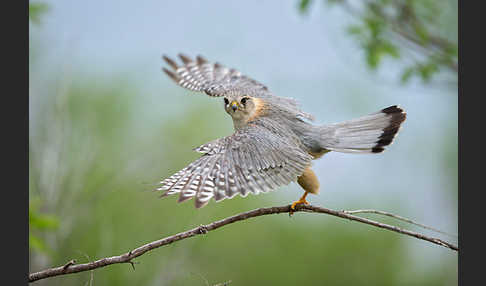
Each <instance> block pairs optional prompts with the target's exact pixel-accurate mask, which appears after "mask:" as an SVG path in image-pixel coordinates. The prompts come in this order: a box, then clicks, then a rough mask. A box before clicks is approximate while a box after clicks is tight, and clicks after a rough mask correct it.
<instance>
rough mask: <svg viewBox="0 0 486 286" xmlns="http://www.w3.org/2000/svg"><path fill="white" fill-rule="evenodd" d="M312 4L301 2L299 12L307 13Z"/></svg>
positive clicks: (308, 1)
mask: <svg viewBox="0 0 486 286" xmlns="http://www.w3.org/2000/svg"><path fill="white" fill-rule="evenodd" d="M311 2H312V1H311V0H301V1H300V3H299V12H300V13H302V14H305V13H307V11H308V10H309V5H310V3H311Z"/></svg>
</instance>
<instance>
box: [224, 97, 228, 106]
mask: <svg viewBox="0 0 486 286" xmlns="http://www.w3.org/2000/svg"><path fill="white" fill-rule="evenodd" d="M224 104H226V105H228V104H229V100H228V99H227V98H226V97H225V98H224Z"/></svg>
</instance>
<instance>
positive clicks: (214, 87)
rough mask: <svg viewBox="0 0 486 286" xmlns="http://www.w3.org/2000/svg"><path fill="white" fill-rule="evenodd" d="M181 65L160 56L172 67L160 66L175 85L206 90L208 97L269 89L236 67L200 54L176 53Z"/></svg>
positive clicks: (259, 93) (252, 92)
mask: <svg viewBox="0 0 486 286" xmlns="http://www.w3.org/2000/svg"><path fill="white" fill-rule="evenodd" d="M179 58H180V59H181V60H182V63H183V65H181V66H178V65H177V63H176V62H175V61H174V60H172V59H170V58H168V57H166V56H163V59H164V60H165V61H166V62H167V64H168V65H169V66H170V67H171V68H172V69H173V70H172V71H170V70H168V69H166V68H163V70H164V72H165V73H166V74H167V75H168V76H169V77H170V78H171V79H172V80H174V81H175V82H176V83H177V84H178V85H180V86H182V87H184V88H187V89H190V90H193V91H200V92H205V93H206V94H207V95H209V96H216V97H217V96H224V95H225V94H228V93H231V92H237V93H239V94H246V95H248V96H254V97H258V96H262V95H265V94H269V91H268V88H267V87H266V86H265V85H263V84H261V83H259V82H257V81H256V80H254V79H251V78H249V77H247V76H245V75H242V74H241V73H240V72H239V71H237V70H235V69H229V68H227V67H225V66H223V65H220V64H219V63H210V62H208V61H207V60H206V59H204V58H203V57H202V56H197V58H196V60H195V61H194V60H192V59H191V58H189V57H187V56H185V55H182V54H179Z"/></svg>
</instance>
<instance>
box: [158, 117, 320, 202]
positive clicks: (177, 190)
mask: <svg viewBox="0 0 486 286" xmlns="http://www.w3.org/2000/svg"><path fill="white" fill-rule="evenodd" d="M195 150H196V151H198V152H200V153H203V154H204V155H203V156H201V157H200V158H199V159H197V160H196V161H194V162H192V163H191V164H189V165H188V166H187V167H185V168H184V169H182V170H180V171H179V172H177V173H175V174H174V175H172V176H171V177H169V178H167V179H165V180H163V181H162V182H161V184H162V186H161V187H160V188H158V189H157V190H162V191H165V192H164V193H163V194H162V196H163V197H164V196H168V195H173V194H179V200H178V202H183V201H186V200H189V199H191V198H193V197H194V198H195V205H196V208H200V207H203V206H205V205H206V204H207V203H208V202H209V200H210V199H211V198H213V197H214V199H215V200H216V201H220V200H223V199H225V198H232V197H234V196H235V195H236V194H240V195H241V196H243V197H245V196H247V195H248V194H249V193H253V194H259V193H260V192H268V191H271V190H274V189H276V188H277V187H279V186H282V185H288V184H289V183H290V182H292V181H296V180H297V177H298V176H300V175H301V174H302V173H303V171H304V169H305V168H306V167H307V166H309V164H310V162H311V160H312V157H311V156H310V155H309V154H308V153H307V152H305V151H304V150H302V149H301V148H300V146H299V145H298V144H297V143H296V142H293V141H291V139H288V138H285V137H282V136H277V135H276V134H275V133H272V132H271V131H269V130H267V129H266V128H263V127H261V126H256V125H249V126H247V127H245V128H243V129H240V130H238V131H237V132H235V133H234V134H233V135H231V136H227V137H224V138H221V139H217V140H214V141H211V142H209V143H206V144H204V145H202V146H200V147H198V148H196V149H195Z"/></svg>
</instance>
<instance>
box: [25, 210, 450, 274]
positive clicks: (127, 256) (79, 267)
mask: <svg viewBox="0 0 486 286" xmlns="http://www.w3.org/2000/svg"><path fill="white" fill-rule="evenodd" d="M289 212H290V205H286V206H280V207H269V208H260V209H256V210H252V211H247V212H243V213H240V214H237V215H234V216H231V217H227V218H225V219H222V220H219V221H215V222H212V223H210V224H207V225H201V226H198V227H196V228H193V229H191V230H188V231H185V232H181V233H178V234H175V235H172V236H169V237H166V238H163V239H159V240H156V241H153V242H150V243H147V244H144V245H142V246H140V247H138V248H136V249H134V250H131V251H129V252H127V253H124V254H121V255H118V256H112V257H105V258H102V259H99V260H96V261H93V262H90V263H84V264H76V265H70V266H69V267H67V268H65V267H64V266H60V267H54V268H49V269H46V270H42V271H39V272H35V273H31V274H29V282H33V281H37V280H40V279H44V278H48V277H53V276H58V275H65V274H70V273H77V272H82V271H87V270H92V269H96V268H101V267H105V266H108V265H111V264H117V263H132V259H134V258H136V257H138V256H140V255H143V254H144V253H146V252H148V251H150V250H152V249H155V248H158V247H161V246H164V245H168V244H171V243H173V242H176V241H179V240H183V239H186V238H189V237H193V236H196V235H201V234H206V233H208V232H209V231H212V230H215V229H218V228H220V227H223V226H225V225H227V224H231V223H234V222H237V221H242V220H246V219H249V218H252V217H258V216H263V215H270V214H280V213H289ZM294 212H313V213H323V214H329V215H333V216H337V217H341V218H345V219H349V220H352V221H357V222H361V223H365V224H369V225H372V226H375V227H379V228H384V229H387V230H390V231H394V232H397V233H401V234H405V235H408V236H412V237H415V238H418V239H422V240H425V241H429V242H431V243H434V244H437V245H440V246H444V247H446V248H450V249H452V250H455V251H458V250H459V248H458V247H457V246H456V245H454V244H451V243H449V242H446V241H443V240H441V239H438V238H435V237H429V236H426V235H423V234H420V233H417V232H413V231H409V230H406V229H401V228H399V227H396V226H392V225H388V224H384V223H380V222H376V221H372V220H369V219H365V218H362V217H358V216H354V215H350V214H347V213H345V212H344V211H335V210H331V209H327V208H323V207H316V206H312V205H297V206H296V208H295V211H294Z"/></svg>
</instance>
